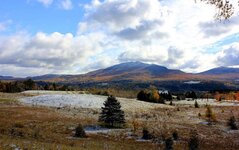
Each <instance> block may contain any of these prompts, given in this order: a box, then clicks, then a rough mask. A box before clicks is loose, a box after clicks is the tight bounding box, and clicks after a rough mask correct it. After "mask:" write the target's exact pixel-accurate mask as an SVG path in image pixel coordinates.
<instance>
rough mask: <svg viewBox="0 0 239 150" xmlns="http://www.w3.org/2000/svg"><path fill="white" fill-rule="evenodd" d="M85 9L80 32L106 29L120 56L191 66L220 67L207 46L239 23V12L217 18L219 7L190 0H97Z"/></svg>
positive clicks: (193, 68)
mask: <svg viewBox="0 0 239 150" xmlns="http://www.w3.org/2000/svg"><path fill="white" fill-rule="evenodd" d="M85 8H86V11H87V13H86V21H85V22H84V23H80V25H79V33H84V32H85V33H87V32H95V31H98V30H100V31H104V33H105V34H106V35H107V36H108V38H110V39H111V42H110V43H111V44H113V45H117V46H118V49H120V50H121V53H120V55H119V57H118V59H119V60H120V61H137V60H139V61H144V62H150V63H156V64H160V65H166V66H168V67H171V68H178V69H183V70H185V71H193V72H198V71H203V69H210V68H209V67H215V66H216V62H215V59H214V58H213V55H214V54H211V53H209V52H207V49H204V47H209V46H210V45H213V44H215V43H216V42H218V41H220V40H222V39H224V38H226V37H227V36H230V35H232V34H234V33H237V32H238V28H239V24H238V20H239V19H238V16H234V17H233V18H231V20H229V21H228V22H224V23H223V22H217V21H215V20H214V14H215V13H216V10H215V8H214V7H213V6H211V5H207V4H205V3H201V2H197V3H195V2H194V1H187V0H178V1H174V0H168V1H158V0H151V1H148V0H121V1H119V0H104V1H98V0H95V1H92V3H91V4H90V5H89V4H88V5H86V6H85ZM205 58H206V59H205ZM201 61H203V62H201ZM193 62H194V63H193ZM210 63H211V64H210ZM208 64H210V65H208Z"/></svg>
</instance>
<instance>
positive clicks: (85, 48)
mask: <svg viewBox="0 0 239 150" xmlns="http://www.w3.org/2000/svg"><path fill="white" fill-rule="evenodd" d="M23 37H25V38H23ZM103 38H104V35H102V34H101V33H90V34H88V35H86V36H84V35H82V36H73V35H72V34H70V33H67V34H61V33H58V32H55V33H52V34H45V33H37V34H36V35H34V36H29V35H26V34H17V35H13V36H7V37H0V41H1V43H0V64H1V65H9V66H14V67H15V68H22V69H23V68H27V70H29V68H39V70H44V71H43V72H46V70H55V72H61V73H74V72H75V71H78V70H79V68H84V67H85V65H87V64H88V63H89V62H88V60H89V58H90V57H92V56H94V55H97V54H98V53H100V52H101V51H102V47H101V43H100V42H99V41H101V40H103ZM11 68H12V67H11ZM11 68H9V69H11ZM83 71H84V70H82V72H83ZM25 73H26V74H27V73H29V74H31V72H25ZM41 73H42V72H39V74H41ZM75 73H76V72H75ZM21 74H23V73H21ZM16 75H18V74H16Z"/></svg>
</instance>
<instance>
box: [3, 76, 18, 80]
mask: <svg viewBox="0 0 239 150" xmlns="http://www.w3.org/2000/svg"><path fill="white" fill-rule="evenodd" d="M14 79H16V78H14V77H12V76H0V80H14Z"/></svg>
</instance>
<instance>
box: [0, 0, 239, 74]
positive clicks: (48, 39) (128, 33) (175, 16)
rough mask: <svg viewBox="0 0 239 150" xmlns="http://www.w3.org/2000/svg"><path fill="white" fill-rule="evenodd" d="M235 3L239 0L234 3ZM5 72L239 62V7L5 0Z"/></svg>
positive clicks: (161, 0)
mask: <svg viewBox="0 0 239 150" xmlns="http://www.w3.org/2000/svg"><path fill="white" fill-rule="evenodd" d="M231 1H232V2H236V0H235V1H234V0H231ZM0 3H1V4H0V14H1V15H0V75H10V76H17V77H26V76H36V75H43V74H82V73H86V72H89V71H92V70H96V69H101V68H106V67H109V66H112V65H114V64H118V63H122V62H131V61H141V62H145V63H153V64H158V65H162V66H166V67H168V68H170V69H181V70H183V71H185V72H192V73H197V72H201V71H205V70H208V69H211V68H214V67H219V66H239V12H238V11H237V10H238V8H237V6H236V7H235V10H236V11H235V13H234V15H233V16H232V17H231V18H230V19H229V20H225V21H218V20H215V18H214V15H215V13H216V11H217V10H216V8H215V7H214V6H211V5H208V4H205V3H203V2H199V1H198V2H195V1H194V0H4V1H1V2H0Z"/></svg>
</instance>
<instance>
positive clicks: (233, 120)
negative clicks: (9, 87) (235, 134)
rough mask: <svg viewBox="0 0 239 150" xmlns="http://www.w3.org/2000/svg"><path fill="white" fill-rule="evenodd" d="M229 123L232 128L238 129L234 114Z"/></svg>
mask: <svg viewBox="0 0 239 150" xmlns="http://www.w3.org/2000/svg"><path fill="white" fill-rule="evenodd" d="M227 125H228V126H229V127H230V129H232V130H237V129H238V127H237V125H236V119H235V117H234V116H231V117H230V119H229V120H228V122H227Z"/></svg>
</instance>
